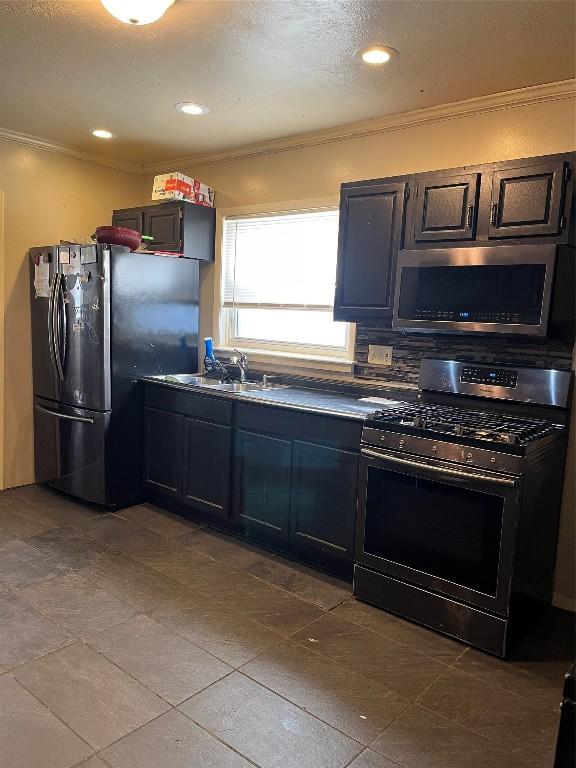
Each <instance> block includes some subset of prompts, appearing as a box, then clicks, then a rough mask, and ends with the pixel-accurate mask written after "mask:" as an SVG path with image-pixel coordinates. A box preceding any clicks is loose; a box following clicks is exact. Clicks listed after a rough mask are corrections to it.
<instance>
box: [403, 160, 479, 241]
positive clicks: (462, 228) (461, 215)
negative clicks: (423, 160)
mask: <svg viewBox="0 0 576 768" xmlns="http://www.w3.org/2000/svg"><path fill="white" fill-rule="evenodd" d="M479 179H480V176H479V174H477V173H469V174H456V175H451V176H444V175H442V174H438V175H434V176H431V175H428V174H427V175H425V176H424V175H423V176H416V184H415V198H414V219H413V221H414V229H413V238H414V242H415V243H425V242H435V241H437V240H473V239H474V233H475V229H476V210H477V209H476V202H477V198H478V187H479Z"/></svg>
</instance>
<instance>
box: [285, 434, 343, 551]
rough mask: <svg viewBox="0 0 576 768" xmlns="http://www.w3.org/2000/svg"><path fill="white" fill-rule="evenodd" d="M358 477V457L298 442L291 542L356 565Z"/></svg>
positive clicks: (294, 467) (293, 479) (293, 483)
mask: <svg viewBox="0 0 576 768" xmlns="http://www.w3.org/2000/svg"><path fill="white" fill-rule="evenodd" d="M357 477H358V455H357V454H355V453H351V452H348V451H341V450H336V449H333V448H325V447H324V446H320V445H312V444H310V443H304V442H300V441H295V442H294V458H293V469H292V507H291V512H290V539H291V540H292V541H293V542H294V543H297V544H300V545H305V546H307V547H313V548H315V549H318V550H321V551H323V552H327V553H329V554H330V555H332V556H335V557H340V558H343V559H346V560H349V561H352V559H353V553H354V526H355V520H356V485H357Z"/></svg>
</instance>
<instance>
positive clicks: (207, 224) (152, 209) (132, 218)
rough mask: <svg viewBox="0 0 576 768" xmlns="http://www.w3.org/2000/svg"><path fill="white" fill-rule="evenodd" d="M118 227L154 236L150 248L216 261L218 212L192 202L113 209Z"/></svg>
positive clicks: (113, 221)
mask: <svg viewBox="0 0 576 768" xmlns="http://www.w3.org/2000/svg"><path fill="white" fill-rule="evenodd" d="M112 224H113V225H114V226H115V227H128V228H129V229H136V230H138V232H141V233H142V234H143V235H149V236H151V237H153V238H154V240H153V241H152V242H151V244H150V247H151V248H153V249H155V250H158V251H169V252H173V253H183V254H184V256H186V257H187V258H190V259H198V260H199V261H214V233H215V228H216V211H215V209H214V208H209V207H207V206H202V205H193V204H192V203H184V202H182V203H178V202H175V203H158V204H156V205H146V206H143V207H141V208H124V209H122V210H117V211H114V213H113V216H112Z"/></svg>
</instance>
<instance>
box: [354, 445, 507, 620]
mask: <svg viewBox="0 0 576 768" xmlns="http://www.w3.org/2000/svg"><path fill="white" fill-rule="evenodd" d="M521 484H522V481H521V478H519V477H514V476H511V475H504V474H500V473H496V472H486V471H485V470H480V469H477V468H474V467H463V466H459V465H455V464H451V463H449V462H442V461H438V460H427V459H423V458H420V457H414V456H410V455H408V454H405V453H396V452H394V451H386V452H383V451H376V450H370V449H368V448H365V449H363V450H362V453H361V459H360V478H359V498H358V522H357V526H358V527H357V533H356V561H357V562H358V563H362V564H363V565H366V566H368V567H369V568H372V569H373V570H375V571H378V572H380V573H383V574H386V575H389V576H392V577H394V578H398V579H402V580H403V581H406V582H409V583H411V584H415V585H418V586H420V587H424V588H425V589H429V590H431V591H434V592H437V593H441V594H445V595H450V596H451V597H454V598H456V599H458V600H461V601H463V602H466V603H469V604H471V605H474V606H478V607H482V608H486V609H488V610H491V611H493V612H494V613H498V614H501V615H506V614H507V611H508V604H509V597H510V582H511V576H512V562H513V559H514V544H515V541H514V540H515V530H516V525H517V518H518V514H519V509H520V492H521Z"/></svg>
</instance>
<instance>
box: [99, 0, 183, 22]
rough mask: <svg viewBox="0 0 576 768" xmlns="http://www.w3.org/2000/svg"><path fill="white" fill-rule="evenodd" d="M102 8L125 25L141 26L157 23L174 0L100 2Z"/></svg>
mask: <svg viewBox="0 0 576 768" xmlns="http://www.w3.org/2000/svg"><path fill="white" fill-rule="evenodd" d="M100 2H101V3H102V5H103V6H104V8H106V10H107V11H108V13H110V14H111V15H112V16H114V17H115V18H116V19H118V20H119V21H123V22H124V23H125V24H133V25H134V26H141V25H142V24H152V23H153V22H154V21H158V19H160V18H161V17H162V16H164V14H165V13H166V11H167V10H168V8H170V6H171V5H172V4H173V2H174V0H100Z"/></svg>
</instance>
